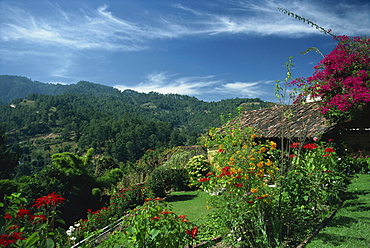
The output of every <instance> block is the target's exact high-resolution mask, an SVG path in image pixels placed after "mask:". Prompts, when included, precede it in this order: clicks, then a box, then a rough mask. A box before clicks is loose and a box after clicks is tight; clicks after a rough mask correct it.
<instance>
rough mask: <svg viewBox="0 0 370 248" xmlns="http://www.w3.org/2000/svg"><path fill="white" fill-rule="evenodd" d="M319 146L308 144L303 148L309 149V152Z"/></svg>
mask: <svg viewBox="0 0 370 248" xmlns="http://www.w3.org/2000/svg"><path fill="white" fill-rule="evenodd" d="M317 147H318V146H317V145H316V144H314V143H308V144H306V145H304V146H303V148H304V149H308V150H313V149H316V148H317Z"/></svg>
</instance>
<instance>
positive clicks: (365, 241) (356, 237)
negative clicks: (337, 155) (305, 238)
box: [306, 174, 370, 248]
mask: <svg viewBox="0 0 370 248" xmlns="http://www.w3.org/2000/svg"><path fill="white" fill-rule="evenodd" d="M306 247H307V248H316V247H336V248H337V247H348V248H354V247H370V175H363V174H360V175H356V177H355V178H354V179H353V180H352V183H351V184H350V185H349V186H348V190H347V196H346V199H345V201H344V203H343V206H342V207H341V208H340V209H339V211H338V212H337V213H336V215H335V216H334V217H333V219H332V220H331V221H330V222H329V224H328V225H327V226H326V227H325V228H324V229H322V230H321V231H320V232H319V234H318V235H317V236H316V237H315V238H314V239H313V240H312V241H311V242H310V243H309V244H308V245H307V246H306Z"/></svg>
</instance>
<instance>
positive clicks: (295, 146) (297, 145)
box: [290, 142, 299, 148]
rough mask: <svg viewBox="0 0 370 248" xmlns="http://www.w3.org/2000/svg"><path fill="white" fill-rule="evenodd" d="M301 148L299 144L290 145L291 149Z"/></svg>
mask: <svg viewBox="0 0 370 248" xmlns="http://www.w3.org/2000/svg"><path fill="white" fill-rule="evenodd" d="M298 147H299V142H294V143H293V144H291V145H290V148H298Z"/></svg>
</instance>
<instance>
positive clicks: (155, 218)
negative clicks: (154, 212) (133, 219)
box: [150, 216, 161, 220]
mask: <svg viewBox="0 0 370 248" xmlns="http://www.w3.org/2000/svg"><path fill="white" fill-rule="evenodd" d="M160 218H161V217H158V216H155V217H153V218H150V220H159V219H160Z"/></svg>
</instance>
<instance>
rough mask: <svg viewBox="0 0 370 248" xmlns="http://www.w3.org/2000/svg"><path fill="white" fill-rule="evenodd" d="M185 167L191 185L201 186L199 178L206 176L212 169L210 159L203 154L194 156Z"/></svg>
mask: <svg viewBox="0 0 370 248" xmlns="http://www.w3.org/2000/svg"><path fill="white" fill-rule="evenodd" d="M185 168H186V170H187V172H188V175H189V180H190V186H199V185H200V182H199V181H198V180H199V179H201V178H203V177H205V176H206V175H207V173H208V172H210V169H211V168H210V164H209V161H208V159H207V158H206V157H205V156H203V155H198V156H194V157H192V158H191V159H190V160H189V162H188V163H187V164H186V167H185Z"/></svg>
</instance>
